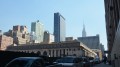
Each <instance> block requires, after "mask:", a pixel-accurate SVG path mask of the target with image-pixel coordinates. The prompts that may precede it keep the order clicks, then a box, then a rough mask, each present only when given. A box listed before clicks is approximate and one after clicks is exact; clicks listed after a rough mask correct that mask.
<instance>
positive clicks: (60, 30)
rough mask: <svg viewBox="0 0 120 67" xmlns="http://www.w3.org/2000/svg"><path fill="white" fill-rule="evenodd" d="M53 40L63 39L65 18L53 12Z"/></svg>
mask: <svg viewBox="0 0 120 67" xmlns="http://www.w3.org/2000/svg"><path fill="white" fill-rule="evenodd" d="M54 36H55V42H60V41H65V18H64V17H63V16H62V15H61V14H60V13H58V12H57V13H54Z"/></svg>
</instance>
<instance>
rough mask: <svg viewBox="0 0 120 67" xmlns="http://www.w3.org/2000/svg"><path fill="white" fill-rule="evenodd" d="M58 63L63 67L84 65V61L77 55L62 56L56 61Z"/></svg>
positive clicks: (80, 66)
mask: <svg viewBox="0 0 120 67" xmlns="http://www.w3.org/2000/svg"><path fill="white" fill-rule="evenodd" d="M54 63H55V64H56V65H57V64H58V65H59V66H60V65H61V67H82V61H81V59H80V58H77V57H71V56H70V57H62V58H61V59H58V60H56V61H55V62H54Z"/></svg>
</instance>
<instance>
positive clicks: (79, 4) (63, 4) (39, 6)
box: [0, 0, 107, 49]
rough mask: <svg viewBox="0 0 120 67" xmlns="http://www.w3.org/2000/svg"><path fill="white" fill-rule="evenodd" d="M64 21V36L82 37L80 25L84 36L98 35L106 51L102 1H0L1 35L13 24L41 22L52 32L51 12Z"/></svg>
mask: <svg viewBox="0 0 120 67" xmlns="http://www.w3.org/2000/svg"><path fill="white" fill-rule="evenodd" d="M55 12H59V13H61V14H62V15H63V16H64V17H65V19H66V21H65V22H66V36H73V37H74V38H76V37H81V36H82V29H83V23H84V24H85V27H86V32H87V36H95V35H96V34H99V35H100V42H101V43H102V44H104V46H105V49H107V40H106V28H105V17H104V16H105V12H104V0H0V29H1V30H3V32H5V31H8V30H9V29H12V26H13V25H26V26H27V27H28V29H29V32H30V29H31V22H34V21H37V20H40V21H41V22H42V23H43V24H44V27H45V30H49V32H50V33H53V22H54V20H53V19H54V13H55Z"/></svg>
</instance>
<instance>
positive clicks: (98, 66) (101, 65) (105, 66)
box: [94, 63, 112, 67]
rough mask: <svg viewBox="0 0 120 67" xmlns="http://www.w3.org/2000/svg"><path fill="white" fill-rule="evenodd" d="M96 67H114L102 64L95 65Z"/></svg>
mask: <svg viewBox="0 0 120 67" xmlns="http://www.w3.org/2000/svg"><path fill="white" fill-rule="evenodd" d="M94 67H112V66H111V65H109V64H104V63H101V64H97V65H95V66H94Z"/></svg>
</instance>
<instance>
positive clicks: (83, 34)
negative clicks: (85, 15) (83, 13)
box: [82, 24, 86, 37]
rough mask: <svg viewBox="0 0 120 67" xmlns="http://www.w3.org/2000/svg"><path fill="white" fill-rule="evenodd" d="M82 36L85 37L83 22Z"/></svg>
mask: <svg viewBox="0 0 120 67" xmlns="http://www.w3.org/2000/svg"><path fill="white" fill-rule="evenodd" d="M82 37H86V31H85V25H84V24H83V30H82Z"/></svg>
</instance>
